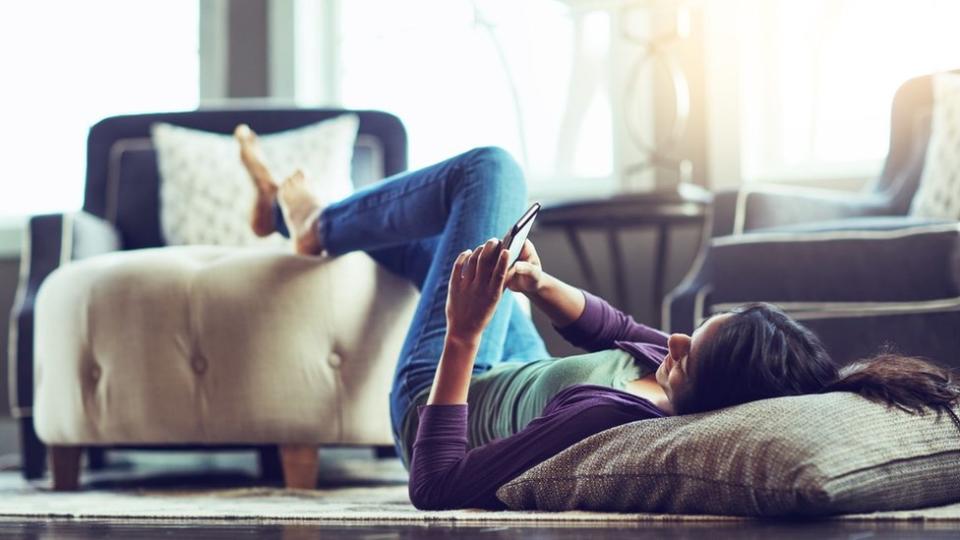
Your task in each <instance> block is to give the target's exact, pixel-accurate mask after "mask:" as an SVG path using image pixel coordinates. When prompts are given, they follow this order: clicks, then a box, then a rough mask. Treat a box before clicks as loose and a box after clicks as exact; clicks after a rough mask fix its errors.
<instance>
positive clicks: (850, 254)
mask: <svg viewBox="0 0 960 540" xmlns="http://www.w3.org/2000/svg"><path fill="white" fill-rule="evenodd" d="M932 106H933V91H932V76H930V75H927V76H922V77H917V78H914V79H911V80H909V81H907V82H906V83H904V84H903V85H902V86H901V87H900V89H899V90H898V91H897V93H896V95H895V97H894V100H893V108H892V119H891V134H890V147H889V152H888V154H887V157H886V162H885V164H884V167H883V171H882V173H881V174H880V176H879V177H877V178H876V179H875V180H874V181H873V182H872V183H870V184H869V185H868V186H867V187H866V188H865V189H864V190H863V191H861V192H859V193H856V194H846V193H841V192H836V191H829V190H806V189H796V188H779V189H773V188H770V187H766V186H765V187H762V188H757V189H754V188H744V189H741V190H738V191H735V192H724V193H719V194H718V195H717V197H716V199H715V206H714V210H713V211H714V215H713V219H712V227H713V229H712V234H711V236H712V239H711V240H710V241H709V242H707V243H706V245H705V246H704V247H703V249H702V251H701V253H700V256H699V258H698V262H697V263H696V265H695V268H694V269H693V270H692V271H691V273H690V274H689V275H688V277H687V279H685V280H684V281H683V282H682V283H681V284H680V285H679V286H678V287H677V288H676V289H675V290H674V291H673V292H672V293H671V294H670V295H669V296H668V297H667V299H666V300H665V302H664V314H665V316H666V317H667V320H666V321H665V326H666V327H667V329H669V330H670V331H676V332H690V331H692V329H693V328H694V327H695V326H696V325H697V324H698V323H699V322H700V321H701V320H702V319H704V318H705V317H708V316H709V315H710V314H712V313H716V312H720V311H724V310H727V309H729V308H730V307H732V306H734V305H737V304H741V303H745V302H753V301H766V302H771V303H774V304H778V305H780V306H781V307H782V308H784V309H785V310H786V311H787V312H788V313H790V314H791V315H792V316H793V317H794V318H796V319H799V320H801V321H802V322H803V323H804V324H806V325H807V326H808V327H810V328H811V329H812V330H814V331H815V332H816V333H817V334H818V335H819V336H820V338H821V339H822V340H823V341H824V343H825V345H826V347H827V349H828V350H829V351H830V353H831V355H832V356H833V357H834V359H835V360H836V361H837V362H838V363H839V364H843V363H847V362H849V361H852V360H855V359H857V358H862V357H866V356H869V355H871V354H874V353H876V352H878V350H879V349H880V348H881V347H892V348H893V349H894V350H896V351H897V352H901V353H904V354H912V355H921V356H925V357H928V358H931V359H934V360H937V361H940V362H942V363H947V364H951V365H954V366H960V360H957V352H958V351H960V332H957V329H958V328H960V223H957V222H952V221H944V220H936V219H925V218H918V217H913V216H910V215H908V211H909V208H910V204H911V201H912V199H913V197H914V194H915V193H916V191H917V187H918V184H919V182H920V176H921V173H922V171H923V166H924V157H925V155H926V150H927V145H928V142H929V139H930V131H931V121H930V119H931V111H932Z"/></svg>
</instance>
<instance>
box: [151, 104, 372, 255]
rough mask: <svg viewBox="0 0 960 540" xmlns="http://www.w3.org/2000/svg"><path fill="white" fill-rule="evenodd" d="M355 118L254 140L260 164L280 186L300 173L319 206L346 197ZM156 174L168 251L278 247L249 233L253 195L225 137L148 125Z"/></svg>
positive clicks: (273, 240)
mask: <svg viewBox="0 0 960 540" xmlns="http://www.w3.org/2000/svg"><path fill="white" fill-rule="evenodd" d="M358 125H359V119H358V118H357V116H356V115H354V114H345V115H341V116H338V117H336V118H333V119H330V120H325V121H323V122H318V123H315V124H310V125H308V126H305V127H302V128H298V129H292V130H289V131H284V132H281V133H275V134H270V135H261V136H260V147H261V148H262V150H263V155H264V160H265V161H266V164H267V166H268V167H269V169H270V171H271V172H272V174H273V175H274V178H275V179H276V180H277V181H278V182H279V181H282V180H283V179H284V178H286V177H287V176H289V175H290V174H291V173H293V171H294V170H296V169H302V170H303V172H304V174H305V175H306V177H307V179H308V181H309V182H310V186H311V188H312V190H313V192H314V193H316V194H317V195H318V196H319V197H320V198H321V200H336V199H340V198H342V197H344V196H346V195H348V194H350V192H351V191H352V189H353V188H352V184H351V181H350V161H351V159H352V158H353V146H354V142H355V140H356V137H357V127H358ZM152 134H153V144H154V146H155V147H156V150H157V163H158V166H159V169H160V179H161V180H160V221H161V226H162V229H163V234H164V238H165V239H166V242H167V244H168V245H183V244H209V245H225V246H248V245H262V244H274V245H276V244H279V243H282V242H283V241H284V240H283V238H281V237H280V235H278V234H273V235H271V236H269V237H267V238H258V237H257V236H256V235H255V234H253V231H251V229H250V212H251V209H252V207H253V201H254V198H255V196H256V190H255V189H254V186H253V183H252V182H251V180H250V177H249V175H248V174H247V172H246V169H244V168H243V164H242V163H241V161H240V148H239V145H238V144H237V142H236V140H235V139H234V138H233V137H232V136H231V135H223V134H219V133H210V132H206V131H198V130H194V129H187V128H183V127H179V126H174V125H171V124H164V123H158V124H155V125H154V126H153V129H152Z"/></svg>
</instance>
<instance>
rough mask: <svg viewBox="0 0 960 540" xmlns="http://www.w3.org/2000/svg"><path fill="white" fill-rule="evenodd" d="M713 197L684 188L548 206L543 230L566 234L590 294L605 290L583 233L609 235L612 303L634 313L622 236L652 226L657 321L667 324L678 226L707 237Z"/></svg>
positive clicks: (700, 190)
mask: <svg viewBox="0 0 960 540" xmlns="http://www.w3.org/2000/svg"><path fill="white" fill-rule="evenodd" d="M712 199H713V197H712V195H711V194H710V192H709V191H707V190H705V189H703V188H700V187H699V186H684V189H682V190H680V191H671V192H649V193H626V194H620V195H613V196H610V197H604V198H597V199H578V200H571V201H562V200H561V201H545V202H544V203H543V209H542V210H541V211H540V215H539V216H538V217H537V226H538V227H543V228H546V229H551V228H552V229H561V230H563V232H564V233H565V236H566V238H567V241H568V242H569V243H570V247H571V249H572V250H573V253H574V256H575V257H576V259H577V263H578V265H579V266H580V270H581V271H582V272H583V276H584V279H585V280H586V285H587V289H588V290H592V291H596V290H599V289H598V287H597V285H598V284H597V274H596V272H595V271H594V268H593V265H592V264H591V263H590V257H589V255H588V254H587V251H586V249H585V248H584V245H583V242H582V240H581V237H580V233H581V232H582V231H585V230H597V229H599V230H601V231H605V232H606V235H605V236H606V239H607V244H608V246H609V249H610V254H611V256H612V258H613V261H612V263H613V276H614V291H615V294H616V296H617V297H616V298H614V299H612V300H613V302H614V303H615V304H617V306H618V307H620V309H622V310H623V311H624V312H626V313H630V312H631V309H630V308H631V306H630V296H629V294H628V291H627V277H626V266H625V261H624V256H623V248H622V244H621V242H622V241H621V238H620V236H621V235H620V231H622V230H623V229H626V228H635V227H651V228H653V229H655V230H656V232H657V235H656V244H655V248H654V253H656V259H655V260H654V263H653V264H654V269H653V300H652V301H653V304H654V306H653V307H654V309H653V313H654V320H653V321H651V322H652V323H653V324H654V325H656V326H657V327H659V326H660V324H661V322H662V321H661V310H660V305H661V303H662V302H663V299H664V296H665V294H666V291H664V279H665V273H666V269H667V268H666V266H667V257H668V256H669V249H670V229H671V228H672V227H674V226H677V225H685V224H698V225H701V231H704V232H701V237H700V242H703V239H704V236H705V229H706V227H705V225H706V223H708V222H709V219H708V217H709V213H710V203H711V201H712Z"/></svg>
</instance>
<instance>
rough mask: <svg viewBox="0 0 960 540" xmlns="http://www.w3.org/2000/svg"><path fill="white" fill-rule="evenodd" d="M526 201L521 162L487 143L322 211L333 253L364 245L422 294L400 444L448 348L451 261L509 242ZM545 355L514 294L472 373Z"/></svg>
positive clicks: (400, 395)
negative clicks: (468, 252) (491, 244)
mask: <svg viewBox="0 0 960 540" xmlns="http://www.w3.org/2000/svg"><path fill="white" fill-rule="evenodd" d="M526 200H527V189H526V184H525V182H524V179H523V173H522V171H521V170H520V167H519V166H518V165H517V163H516V161H515V160H514V159H513V158H512V157H511V156H510V154H508V153H507V152H505V151H504V150H502V149H499V148H493V147H484V148H476V149H474V150H470V151H469V152H466V153H464V154H461V155H459V156H456V157H454V158H451V159H448V160H446V161H443V162H440V163H438V164H436V165H432V166H430V167H426V168H423V169H420V170H417V171H412V172H407V173H402V174H398V175H396V176H393V177H391V178H388V179H386V180H384V181H383V182H381V183H379V184H376V185H373V186H370V187H368V188H366V189H363V190H361V191H358V192H356V193H354V194H353V195H351V196H349V197H347V198H346V199H343V200H342V201H339V202H335V203H333V204H331V205H329V206H327V207H326V208H324V210H323V212H322V213H321V214H320V219H319V229H318V231H317V234H319V235H320V236H321V240H322V243H323V245H324V247H325V248H326V249H327V251H328V252H329V253H330V254H332V255H339V254H343V253H347V252H350V251H356V250H363V251H366V252H367V253H368V254H369V255H370V257H372V258H373V259H374V260H376V261H377V262H378V263H380V264H381V265H383V266H384V267H385V268H386V269H387V270H389V271H391V272H393V273H395V274H397V275H400V276H402V277H404V278H406V279H409V280H410V281H411V282H412V283H413V284H414V285H415V286H416V287H417V288H418V289H419V290H420V302H419V303H418V304H417V309H416V312H415V313H414V316H413V321H412V322H411V323H410V329H409V330H408V331H407V336H406V339H405V340H404V343H403V348H402V349H401V351H400V358H399V360H398V362H397V369H396V372H395V374H394V378H393V387H392V390H391V392H390V420H391V424H392V426H393V433H394V440H396V441H399V432H400V427H401V424H402V422H403V419H404V416H405V415H406V413H407V411H408V410H409V408H410V406H411V405H412V403H413V399H414V398H415V397H416V396H417V395H418V394H419V393H421V392H423V391H424V390H425V389H427V388H430V385H431V384H432V383H433V377H434V373H435V372H436V370H437V364H438V363H439V361H440V354H441V352H442V351H443V341H444V335H445V333H446V326H447V320H446V312H445V308H446V299H447V284H448V280H449V278H450V272H451V270H452V268H453V261H454V259H456V258H457V255H458V254H459V253H460V252H462V251H464V250H466V249H473V248H474V247H476V246H478V245H480V244H481V243H483V242H485V241H486V240H488V239H489V238H502V237H503V235H504V234H505V233H506V232H507V230H508V229H509V228H510V227H511V226H512V225H513V224H514V222H516V220H517V219H519V218H520V216H521V214H523V211H524V210H526V207H525V205H526ZM276 215H277V217H278V219H277V229H278V231H280V232H281V234H284V235H285V236H289V233H288V232H287V230H286V227H285V226H284V223H283V219H282V215H281V214H280V212H279V211H277V213H276ZM548 356H549V354H548V353H547V349H546V347H545V346H544V344H543V339H542V338H541V337H540V335H539V334H538V333H537V329H536V328H535V327H534V325H533V322H532V321H531V320H530V317H528V316H527V315H526V313H524V312H523V311H522V310H521V309H520V307H519V306H518V305H517V303H516V301H515V299H514V298H513V295H512V294H510V293H509V292H507V293H505V294H504V295H503V298H502V299H501V300H500V304H499V305H498V306H497V310H496V313H495V314H494V316H493V319H492V320H491V321H490V324H489V325H488V326H487V328H486V330H485V331H484V333H483V337H482V339H481V342H480V349H479V352H478V353H477V358H476V361H475V363H474V368H473V372H474V374H479V373H483V372H485V371H487V370H489V369H490V368H491V367H492V366H494V365H495V364H498V363H500V362H503V361H508V360H511V361H531V360H537V359H541V358H546V357H548ZM361 361H362V359H361Z"/></svg>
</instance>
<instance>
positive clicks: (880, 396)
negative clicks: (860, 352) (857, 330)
mask: <svg viewBox="0 0 960 540" xmlns="http://www.w3.org/2000/svg"><path fill="white" fill-rule="evenodd" d="M695 360H696V361H695V362H692V366H691V367H692V369H691V373H689V374H688V377H689V380H690V384H691V389H690V392H687V393H686V394H687V395H686V396H685V399H684V400H682V402H681V403H677V404H675V405H676V406H677V407H678V409H682V411H679V410H678V412H684V413H690V412H700V411H708V410H713V409H718V408H721V407H728V406H731V405H737V404H740V403H746V402H748V401H754V400H758V399H766V398H773V397H780V396H791V395H801V394H817V393H823V392H833V391H846V392H855V393H857V394H860V395H861V396H863V397H865V398H867V399H869V400H871V401H875V402H879V403H885V404H886V405H887V406H890V407H897V408H900V409H902V410H904V411H907V412H911V413H915V414H916V413H920V414H922V413H923V412H924V411H925V410H927V409H933V410H935V411H937V413H938V414H939V413H941V412H947V411H949V412H951V413H952V410H951V408H952V407H953V406H954V405H955V404H957V403H958V401H960V386H958V385H957V383H956V382H955V381H954V378H953V375H952V373H951V371H950V370H949V369H946V368H943V367H940V366H938V365H936V364H933V363H931V362H929V361H926V360H923V359H920V358H914V357H910V356H901V355H897V354H892V353H882V354H878V355H876V356H874V357H872V358H868V359H864V360H859V361H856V362H854V363H852V364H849V365H847V366H845V367H843V368H841V369H838V368H837V366H836V365H835V364H834V362H833V361H832V359H831V358H830V355H829V354H827V351H826V349H824V347H823V344H821V343H820V339H819V338H817V336H816V335H815V334H814V333H813V332H811V331H810V330H809V329H807V328H806V327H804V326H803V325H802V324H800V323H798V322H797V321H795V320H793V319H791V318H790V317H789V316H788V315H787V314H786V313H784V312H783V311H781V310H780V309H778V308H777V307H775V306H773V305H771V304H766V303H757V304H747V305H744V306H740V307H738V308H736V309H734V310H732V311H731V312H730V317H728V318H727V319H726V320H724V321H722V322H721V323H720V324H719V327H718V328H717V331H716V333H715V334H714V336H713V338H712V339H710V340H707V341H706V342H705V343H704V344H703V345H702V346H701V347H699V348H698V351H697V356H696V359H695Z"/></svg>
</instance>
